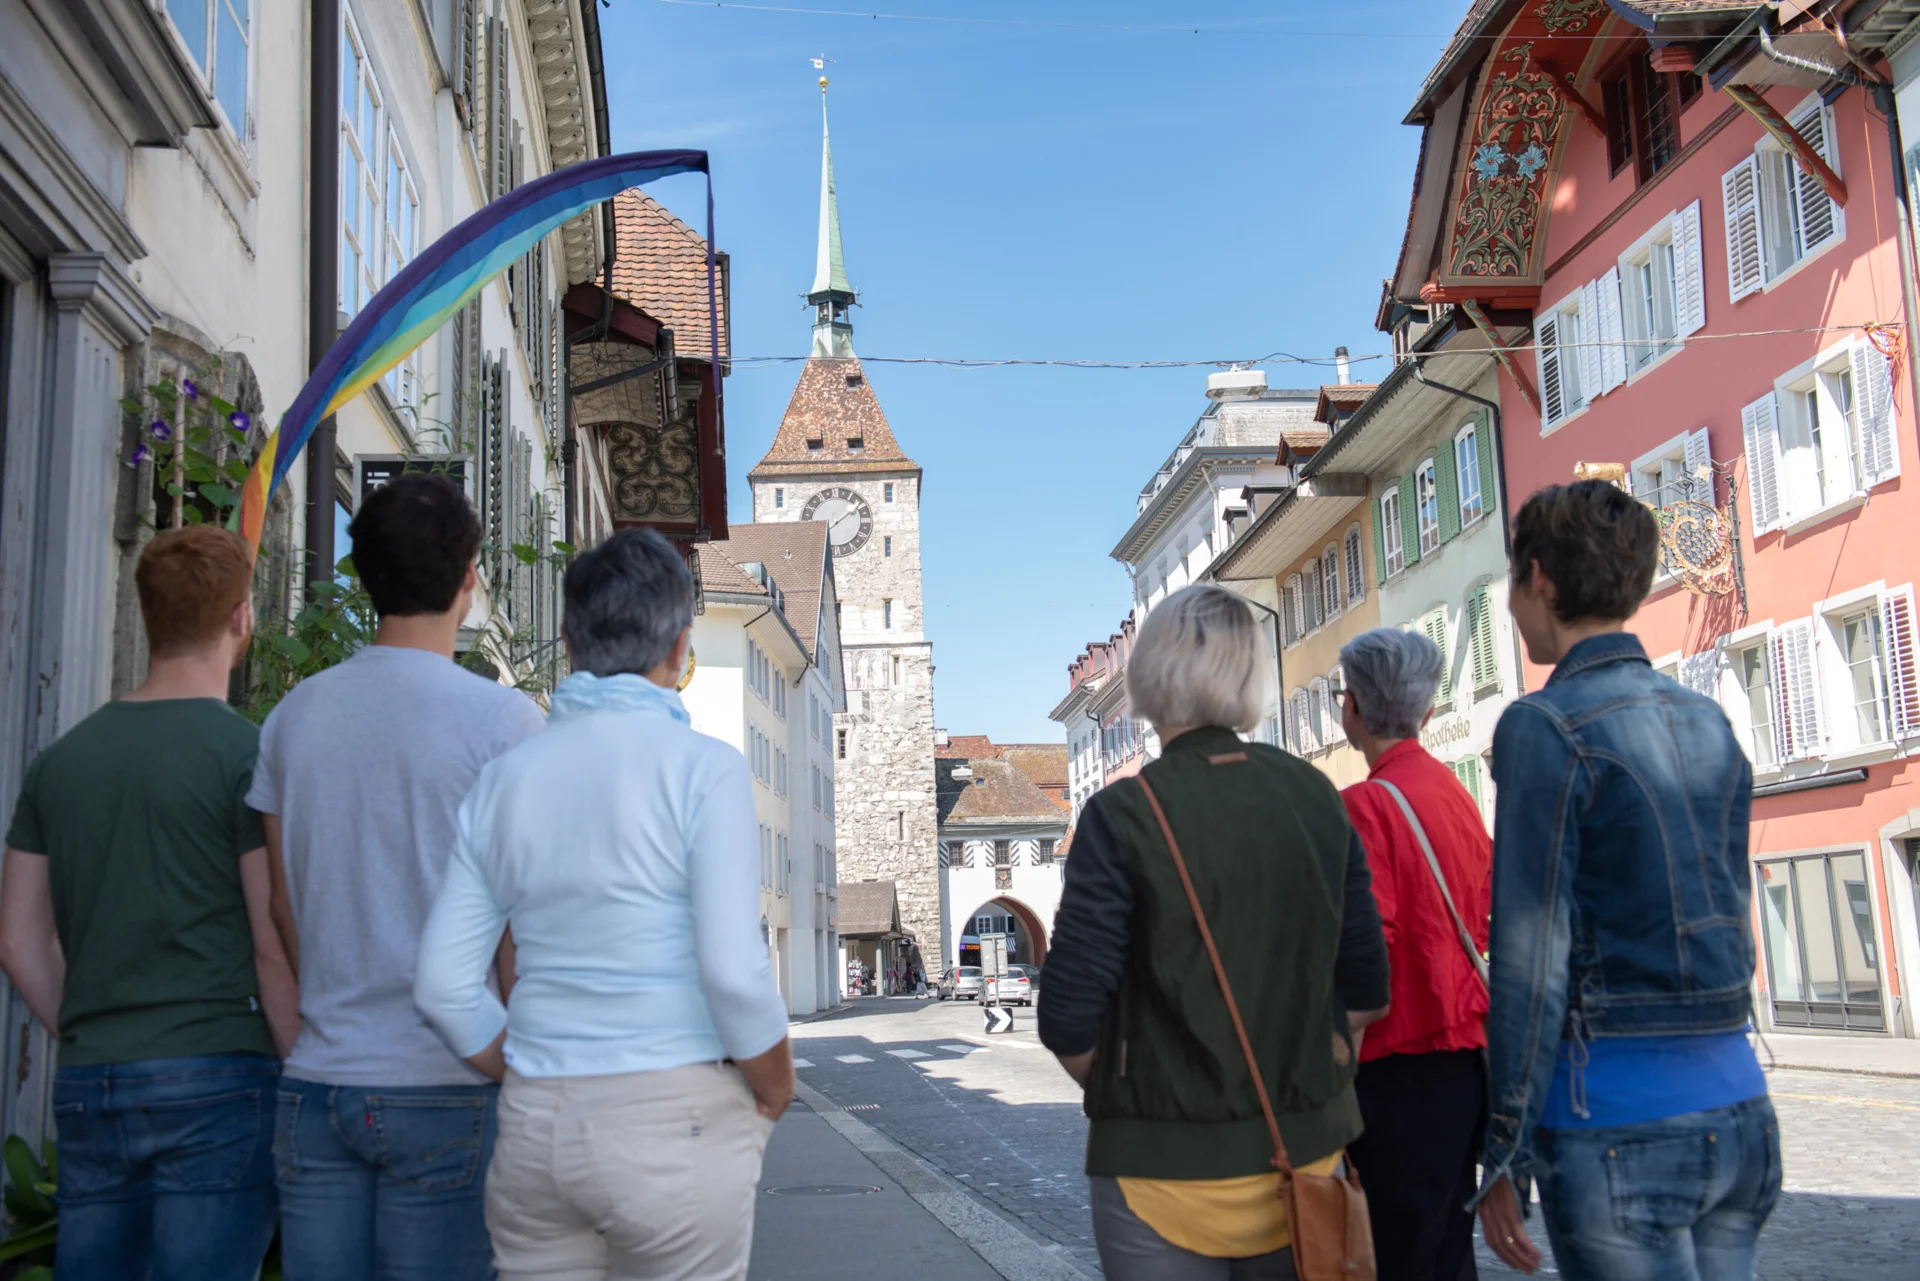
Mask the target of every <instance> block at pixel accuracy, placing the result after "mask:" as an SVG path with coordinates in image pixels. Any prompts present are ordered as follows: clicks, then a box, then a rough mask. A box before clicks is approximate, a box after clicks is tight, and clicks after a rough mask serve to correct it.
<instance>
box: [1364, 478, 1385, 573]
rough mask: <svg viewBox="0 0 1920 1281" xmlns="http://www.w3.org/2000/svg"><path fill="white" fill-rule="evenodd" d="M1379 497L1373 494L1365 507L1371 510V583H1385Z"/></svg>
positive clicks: (1383, 536)
mask: <svg viewBox="0 0 1920 1281" xmlns="http://www.w3.org/2000/svg"><path fill="white" fill-rule="evenodd" d="M1380 500H1381V495H1379V494H1375V495H1374V496H1373V499H1372V501H1371V502H1369V503H1368V504H1367V506H1369V507H1371V508H1373V581H1374V582H1376V583H1384V582H1386V581H1387V537H1386V529H1385V527H1384V525H1383V524H1382V523H1381V520H1380Z"/></svg>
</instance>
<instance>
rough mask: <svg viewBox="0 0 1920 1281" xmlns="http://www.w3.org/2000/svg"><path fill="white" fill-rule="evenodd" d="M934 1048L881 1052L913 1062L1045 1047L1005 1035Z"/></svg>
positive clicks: (850, 1057)
mask: <svg viewBox="0 0 1920 1281" xmlns="http://www.w3.org/2000/svg"><path fill="white" fill-rule="evenodd" d="M932 1048H933V1049H934V1050H938V1051H940V1054H934V1053H931V1052H930V1051H928V1050H918V1049H913V1048H911V1047H902V1048H901V1049H897V1050H888V1049H881V1050H880V1051H879V1052H880V1053H882V1054H884V1055H886V1056H887V1057H888V1058H894V1059H901V1060H904V1061H905V1062H909V1063H911V1062H914V1061H915V1060H918V1059H933V1060H938V1059H939V1058H940V1057H941V1056H942V1055H947V1054H951V1055H954V1056H956V1057H960V1058H964V1057H966V1056H967V1055H969V1054H991V1053H993V1052H994V1051H995V1050H1038V1049H1042V1048H1044V1047H1042V1046H1041V1045H1040V1044H1039V1043H1038V1042H1036V1041H1016V1040H1014V1039H1012V1038H1011V1037H1004V1036H1003V1037H997V1038H995V1040H994V1041H993V1043H992V1044H991V1045H987V1044H966V1043H963V1042H959V1041H955V1042H950V1043H947V1044H941V1045H935V1046H933V1047H932ZM833 1061H834V1062H835V1063H847V1064H857V1063H872V1062H874V1060H873V1059H872V1058H870V1057H868V1056H867V1055H865V1054H836V1055H834V1056H833ZM793 1066H794V1067H796V1068H810V1067H813V1066H815V1064H814V1063H813V1061H812V1060H811V1059H802V1058H796V1059H795V1060H794V1061H793Z"/></svg>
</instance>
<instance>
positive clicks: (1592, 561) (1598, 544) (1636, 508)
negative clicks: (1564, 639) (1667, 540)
mask: <svg viewBox="0 0 1920 1281" xmlns="http://www.w3.org/2000/svg"><path fill="white" fill-rule="evenodd" d="M1659 559H1660V525H1659V522H1657V521H1656V520H1654V518H1653V512H1652V511H1650V510H1649V509H1648V508H1647V506H1646V504H1645V503H1642V502H1640V501H1639V500H1638V499H1636V498H1633V497H1632V496H1631V495H1629V494H1627V493H1626V492H1624V491H1623V490H1621V489H1620V488H1619V487H1618V486H1617V485H1614V484H1612V483H1611V482H1609V481H1604V480H1577V481H1575V482H1574V483H1572V484H1571V485H1549V486H1547V487H1546V488H1545V489H1542V490H1540V491H1539V492H1538V493H1536V494H1534V495H1533V497H1531V498H1529V499H1527V501H1526V502H1525V503H1524V504H1522V505H1521V508H1520V511H1519V514H1518V515H1516V516H1515V517H1514V518H1513V557H1512V573H1513V581H1514V582H1515V583H1516V584H1519V583H1525V582H1526V581H1527V579H1528V578H1529V577H1530V576H1531V575H1532V572H1533V564H1534V562H1535V561H1538V562H1539V563H1540V568H1541V570H1542V572H1544V573H1545V574H1546V576H1547V577H1548V579H1550V580H1551V581H1552V583H1553V587H1554V593H1555V599H1554V609H1553V612H1554V613H1556V614H1558V615H1559V616H1560V621H1561V622H1565V623H1571V622H1574V621H1575V620H1577V619H1582V618H1631V617H1632V616H1633V613H1634V611H1635V610H1637V609H1639V608H1640V602H1641V601H1643V600H1645V599H1646V598H1647V592H1648V591H1650V590H1651V589H1652V587H1653V571H1654V569H1655V568H1656V567H1657V564H1658V562H1659Z"/></svg>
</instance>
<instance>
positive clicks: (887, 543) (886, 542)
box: [880, 534, 893, 556]
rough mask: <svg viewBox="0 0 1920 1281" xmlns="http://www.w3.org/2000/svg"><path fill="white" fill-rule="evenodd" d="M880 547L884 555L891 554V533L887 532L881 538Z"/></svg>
mask: <svg viewBox="0 0 1920 1281" xmlns="http://www.w3.org/2000/svg"><path fill="white" fill-rule="evenodd" d="M880 548H881V554H882V555H884V556H892V555H893V535H892V534H887V535H885V536H884V537H882V538H881V540H880Z"/></svg>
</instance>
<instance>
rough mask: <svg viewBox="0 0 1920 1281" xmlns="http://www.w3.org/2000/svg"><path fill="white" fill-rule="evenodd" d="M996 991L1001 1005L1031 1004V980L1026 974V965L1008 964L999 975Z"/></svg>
mask: <svg viewBox="0 0 1920 1281" xmlns="http://www.w3.org/2000/svg"><path fill="white" fill-rule="evenodd" d="M997 991H998V993H999V997H1000V1004H1002V1005H1032V1004H1033V980H1032V979H1031V978H1029V977H1028V976H1027V967H1026V966H1024V965H1009V966H1008V967H1007V972H1006V973H1005V974H1002V975H1001V976H1000V984H999V987H998V989H997Z"/></svg>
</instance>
